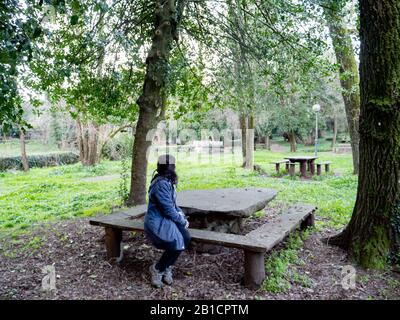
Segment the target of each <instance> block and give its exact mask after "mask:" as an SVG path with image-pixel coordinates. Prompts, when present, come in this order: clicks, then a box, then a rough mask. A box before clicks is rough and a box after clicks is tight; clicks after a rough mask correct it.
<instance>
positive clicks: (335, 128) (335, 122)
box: [332, 114, 338, 149]
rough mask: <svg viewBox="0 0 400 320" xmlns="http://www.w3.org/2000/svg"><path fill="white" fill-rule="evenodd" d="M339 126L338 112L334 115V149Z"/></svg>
mask: <svg viewBox="0 0 400 320" xmlns="http://www.w3.org/2000/svg"><path fill="white" fill-rule="evenodd" d="M337 127H338V126H337V116H336V114H335V115H334V117H333V138H332V149H334V148H335V146H336V140H337V131H338V128H337Z"/></svg>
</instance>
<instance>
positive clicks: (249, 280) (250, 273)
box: [244, 250, 265, 289]
mask: <svg viewBox="0 0 400 320" xmlns="http://www.w3.org/2000/svg"><path fill="white" fill-rule="evenodd" d="M264 279H265V264H264V253H262V252H253V251H247V250H245V251H244V285H245V287H247V288H250V289H258V288H259V287H260V285H261V284H262V283H263V281H264Z"/></svg>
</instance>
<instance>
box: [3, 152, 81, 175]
mask: <svg viewBox="0 0 400 320" xmlns="http://www.w3.org/2000/svg"><path fill="white" fill-rule="evenodd" d="M78 161H79V156H78V155H77V154H75V153H73V152H66V153H51V154H43V155H33V156H28V163H29V167H30V168H33V167H39V168H41V167H50V166H58V165H64V164H73V163H77V162H78ZM9 169H22V162H21V156H16V157H4V158H0V171H5V170H9Z"/></svg>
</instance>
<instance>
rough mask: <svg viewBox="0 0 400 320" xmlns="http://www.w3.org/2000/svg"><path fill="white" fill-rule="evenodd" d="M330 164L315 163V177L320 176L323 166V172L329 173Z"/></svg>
mask: <svg viewBox="0 0 400 320" xmlns="http://www.w3.org/2000/svg"><path fill="white" fill-rule="evenodd" d="M331 163H332V162H331V161H324V162H318V163H317V176H320V175H321V168H322V166H325V172H329V167H330V165H331Z"/></svg>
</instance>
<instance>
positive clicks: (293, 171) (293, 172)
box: [289, 163, 296, 176]
mask: <svg viewBox="0 0 400 320" xmlns="http://www.w3.org/2000/svg"><path fill="white" fill-rule="evenodd" d="M295 169H296V164H295V163H291V164H290V170H289V174H290V175H291V176H294V174H295Z"/></svg>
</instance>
